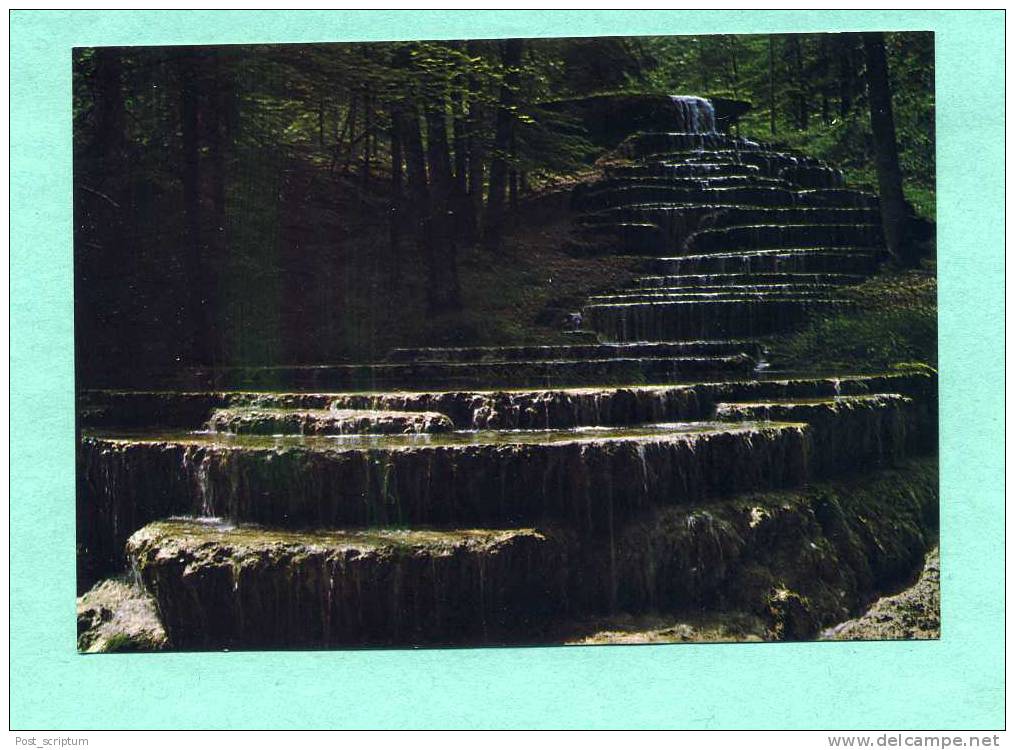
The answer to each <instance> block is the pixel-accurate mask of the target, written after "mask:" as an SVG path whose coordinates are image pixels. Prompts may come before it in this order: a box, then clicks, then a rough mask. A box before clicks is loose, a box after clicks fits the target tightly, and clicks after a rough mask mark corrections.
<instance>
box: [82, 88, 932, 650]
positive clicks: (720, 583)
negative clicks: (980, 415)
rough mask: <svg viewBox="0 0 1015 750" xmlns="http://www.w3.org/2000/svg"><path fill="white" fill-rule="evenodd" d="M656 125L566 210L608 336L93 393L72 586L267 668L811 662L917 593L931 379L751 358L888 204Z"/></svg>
mask: <svg viewBox="0 0 1015 750" xmlns="http://www.w3.org/2000/svg"><path fill="white" fill-rule="evenodd" d="M646 106H647V105H646ZM657 111H660V112H662V113H663V114H662V115H659V117H662V118H663V119H664V120H665V123H666V125H667V126H668V127H671V128H674V127H675V128H677V130H675V131H674V132H643V133H638V134H635V135H632V136H630V137H628V138H627V139H626V140H624V142H623V143H621V144H620V146H619V148H618V151H617V153H618V154H619V156H621V157H624V158H626V161H622V160H620V159H615V160H613V161H612V162H611V163H610V166H608V167H607V168H606V169H605V171H604V174H603V176H602V179H600V180H599V181H598V182H597V183H595V184H587V185H583V186H581V187H580V188H579V189H576V190H575V193H574V196H573V201H572V205H573V208H574V210H575V212H576V217H575V224H576V227H577V230H576V233H575V236H576V241H575V243H574V247H573V250H574V251H575V252H589V253H593V252H594V253H615V254H624V255H634V256H638V257H639V258H641V261H640V262H641V264H642V267H643V272H642V273H641V275H639V276H637V277H635V278H634V279H633V281H632V282H631V284H630V286H627V287H625V288H620V289H614V290H604V291H600V292H599V293H597V294H594V295H591V296H590V297H589V299H588V300H587V303H586V304H585V307H584V309H583V311H582V315H581V319H582V325H583V327H584V329H585V330H586V332H587V334H588V335H590V336H591V335H594V336H595V339H596V340H595V341H583V342H582V343H576V344H571V345H559V346H504V347H472V348H469V347H465V348H462V347H459V348H418V349H396V350H394V351H392V352H391V353H390V355H389V356H388V357H387V359H386V361H384V362H379V363H374V364H364V365H322V366H316V367H273V368H234V369H218V370H207V371H204V372H199V373H189V380H187V381H186V383H183V381H182V380H181V385H185V387H181V388H178V389H162V390H149V391H137V390H134V391H113V390H102V391H100V390H92V391H84V392H82V393H81V394H79V421H80V424H81V426H82V437H81V441H80V446H79V477H78V479H79V498H78V530H79V586H80V587H81V589H82V590H85V589H87V588H89V587H90V586H91V585H92V584H93V583H94V582H95V581H97V580H100V579H102V578H106V577H109V576H113V575H118V574H121V573H122V572H123V571H124V570H129V571H132V573H133V575H134V576H135V577H136V580H137V582H139V583H140V585H142V586H143V587H144V589H145V591H146V592H147V594H148V595H150V596H151V598H152V600H153V601H154V602H155V607H156V609H157V611H158V615H159V617H160V618H161V620H162V624H163V625H164V627H165V633H166V636H167V638H168V641H169V645H170V647H175V648H225V647H228V648H258V647H265V648H277V647H296V646H313V647H334V646H347V645H363V644H400V645H407V644H434V643H439V644H466V643H468V644H482V643H528V642H564V641H565V640H571V639H573V638H574V637H575V634H574V633H564V632H563V631H562V630H561V628H562V627H563V626H562V625H561V623H564V622H572V623H573V622H576V621H580V620H581V618H582V617H590V616H601V615H606V614H610V613H617V612H625V613H634V614H637V613H644V612H667V611H696V612H720V613H721V612H725V611H733V610H735V611H737V612H740V613H746V616H748V617H750V618H754V619H755V620H757V621H758V622H761V623H763V627H764V628H765V632H764V635H765V637H770V638H809V637H813V636H814V635H816V634H817V633H818V632H819V630H820V629H821V628H824V627H827V626H829V625H832V624H834V623H835V622H839V621H842V620H844V619H846V618H848V617H850V616H853V615H854V614H855V613H856V611H857V610H858V609H859V608H860V607H862V606H864V605H865V604H867V603H869V602H870V601H872V600H873V599H874V598H876V597H877V596H878V595H879V594H880V593H881V592H883V591H884V590H885V589H886V588H887V587H889V586H891V585H894V584H896V583H898V582H899V581H900V580H904V579H905V578H906V576H908V575H910V574H911V573H912V571H913V569H914V566H918V565H919V563H920V561H921V560H922V556H923V554H924V551H925V547H926V545H927V544H928V543H929V541H930V540H931V539H932V538H933V534H934V528H935V526H936V509H937V489H936V488H937V484H936V461H935V460H934V458H933V454H934V452H935V450H936V379H935V377H934V376H933V374H932V373H929V372H927V371H924V370H918V369H909V370H902V369H900V370H897V371H892V372H887V373H843V374H837V375H834V376H829V374H828V373H778V372H776V371H775V370H773V369H772V368H771V367H767V364H768V363H765V362H764V358H765V355H766V352H765V347H764V344H763V342H762V341H761V340H759V337H764V336H768V335H772V334H779V333H784V332H787V331H791V330H792V329H793V328H794V327H796V326H798V325H800V324H801V323H803V322H804V321H806V320H807V319H808V317H809V316H811V315H812V314H814V313H816V312H826V311H834V310H838V309H842V308H843V307H844V306H846V304H847V303H846V301H845V299H844V298H843V294H842V290H843V289H844V288H845V287H847V286H849V285H851V284H855V283H858V282H860V281H862V280H863V279H864V278H865V277H866V276H867V275H869V274H870V273H872V272H873V271H874V270H875V269H876V268H877V266H878V264H879V263H880V262H881V261H882V260H883V259H884V256H885V253H884V247H883V241H882V236H881V229H880V224H879V222H878V214H877V205H878V204H877V198H876V196H873V195H870V194H867V193H863V192H860V191H855V190H850V189H848V188H846V187H845V186H844V184H843V179H842V175H841V173H839V172H838V171H837V170H835V169H834V168H832V167H830V166H828V165H826V164H823V163H821V162H819V161H817V160H815V159H811V158H808V157H805V156H801V155H793V154H786V153H780V152H776V151H774V150H772V149H769V148H768V147H766V146H763V145H762V144H758V143H755V142H752V141H749V140H746V139H743V138H739V137H735V136H732V135H729V134H726V133H721V132H718V131H717V129H716V126H717V117H716V113H715V112H714V111H713V108H712V105H711V104H710V103H709V102H708V101H707V100H704V99H700V98H698V97H673V98H671V99H669V100H662V101H660V100H658V99H653V100H652V101H651V107H649V108H648V109H646V110H645V112H650V113H654V112H657ZM643 114H644V113H643ZM645 116H646V117H647V116H648V115H645ZM652 116H653V117H655V116H656V115H654V114H653V115H652ZM722 119H723V118H718V121H722ZM101 585H103V584H100V586H101ZM107 588H108V587H107ZM110 590H112V589H110ZM104 591H105V589H104ZM89 611H91V610H89ZM89 632H91V631H89ZM91 643H92V641H89V644H91Z"/></svg>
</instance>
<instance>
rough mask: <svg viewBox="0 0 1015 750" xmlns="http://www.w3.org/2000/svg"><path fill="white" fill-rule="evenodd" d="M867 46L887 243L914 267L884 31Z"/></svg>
mask: <svg viewBox="0 0 1015 750" xmlns="http://www.w3.org/2000/svg"><path fill="white" fill-rule="evenodd" d="M863 49H864V56H865V57H866V60H867V88H868V95H869V97H870V117H871V133H872V134H873V136H874V151H875V161H876V164H877V172H878V193H879V197H880V199H881V224H882V226H883V227H884V232H885V244H886V245H887V246H888V252H889V253H891V255H892V257H893V258H894V259H895V261H896V262H897V263H899V264H900V265H902V266H913V265H915V264H916V262H917V258H916V257H915V253H914V251H913V245H912V243H911V242H910V238H909V236H908V235H909V231H908V230H909V208H908V206H907V205H906V199H905V196H904V194H903V192H902V170H901V169H900V168H899V148H898V143H897V142H896V139H895V120H894V117H893V115H892V90H891V85H890V83H889V79H888V61H887V60H886V58H885V38H884V34H882V33H881V32H868V33H864V34H863Z"/></svg>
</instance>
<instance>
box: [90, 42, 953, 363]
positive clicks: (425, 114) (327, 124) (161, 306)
mask: <svg viewBox="0 0 1015 750" xmlns="http://www.w3.org/2000/svg"><path fill="white" fill-rule="evenodd" d="M883 41H884V50H885V52H886V62H887V73H888V81H889V83H890V86H889V88H890V92H891V105H892V109H893V111H894V128H895V132H896V142H897V150H898V166H899V168H900V170H901V173H902V178H903V186H904V190H905V197H906V199H907V200H908V202H909V203H910V204H911V206H912V207H913V209H914V210H915V211H916V213H917V214H919V215H920V216H921V217H923V218H925V219H928V220H931V221H932V220H933V219H934V205H935V198H934V196H935V182H934V175H935V163H934V148H935V140H934V45H933V35H932V34H930V33H916V32H905V33H902V32H899V33H886V34H884V35H883ZM73 66H74V67H73V73H74V87H73V95H74V101H73V118H74V155H75V156H74V158H75V163H74V169H75V174H74V202H75V263H76V272H75V280H76V288H75V306H76V326H77V335H76V342H77V352H76V355H77V362H78V371H79V377H80V378H84V379H85V380H88V381H92V380H94V381H96V382H100V381H103V379H104V378H106V379H108V378H109V377H110V373H114V372H116V373H120V374H121V375H123V377H128V376H129V377H133V378H135V379H137V378H142V377H143V375H144V373H146V372H148V371H149V370H156V369H159V368H166V367H171V366H175V365H180V364H184V365H240V364H273V363H291V362H296V363H308V362H323V361H328V362H340V361H353V360H360V361H362V360H366V359H375V358H377V357H380V356H383V354H384V352H385V351H386V350H387V349H388V348H390V347H391V346H393V345H405V344H446V343H486V342H488V341H492V340H496V341H499V342H502V343H504V342H507V343H528V342H531V341H540V342H541V341H544V340H545V341H551V340H553V337H554V335H556V334H555V332H554V330H553V328H552V326H547V325H545V321H546V320H549V319H550V318H549V317H546V316H544V317H540V315H539V314H537V315H535V316H533V315H532V314H531V310H533V309H536V310H544V311H545V310H550V311H552V310H556V309H566V306H567V304H568V303H569V301H570V300H571V299H573V298H579V297H581V296H583V295H584V294H585V293H587V292H588V291H589V290H590V289H595V288H597V286H601V285H603V284H605V283H606V282H609V281H612V280H614V278H615V277H616V276H617V275H618V274H623V273H625V272H626V269H625V268H624V267H622V265H619V264H618V263H619V262H618V261H616V260H615V259H597V260H596V261H595V262H589V261H587V260H578V259H574V258H571V257H569V256H568V255H567V254H566V253H565V252H563V248H564V247H565V246H566V243H567V227H566V226H565V222H564V221H563V219H562V218H561V214H562V213H563V211H562V207H566V205H567V202H566V199H567V194H568V191H569V190H570V188H571V187H573V186H574V185H576V184H578V183H580V182H581V181H582V180H583V179H585V176H586V175H588V174H589V173H590V171H591V168H592V166H593V164H594V163H595V162H596V160H597V159H600V158H602V157H603V156H604V154H605V153H606V151H607V150H608V147H609V146H610V145H615V144H607V143H604V142H603V140H602V138H600V137H599V136H598V135H597V134H596V133H592V132H590V131H589V129H588V127H585V126H583V123H582V122H581V120H580V118H577V117H576V116H575V115H574V108H573V107H570V106H568V103H573V102H576V101H581V100H585V99H588V98H589V97H593V96H595V95H599V94H604V93H611V94H619V93H631V94H642V93H660V94H667V95H668V94H694V95H699V96H705V97H723V98H728V99H731V100H736V101H743V102H747V103H749V104H750V109H749V110H747V112H746V114H744V115H743V116H742V117H741V118H740V120H739V122H738V123H737V124H736V125H735V129H736V132H737V133H738V134H739V135H741V136H745V137H748V138H752V139H757V140H759V141H765V142H767V143H772V144H775V145H777V146H780V147H782V148H784V149H799V150H800V151H802V152H805V153H807V154H811V155H813V156H817V157H820V158H822V159H827V160H829V161H831V162H834V163H836V164H837V165H838V166H839V167H841V168H842V169H843V170H844V172H845V174H846V178H847V180H848V182H849V183H850V184H851V185H853V186H856V187H867V188H871V189H876V188H877V184H878V175H877V171H876V169H875V155H876V154H875V143H874V139H873V134H872V129H871V101H870V94H869V89H868V86H867V80H868V78H867V73H868V70H867V67H868V57H867V56H866V55H865V50H864V44H863V40H862V38H861V35H859V34H793V35H748V36H732V35H713V36H697V37H695V36H669V37H640V38H623V37H604V38H589V39H510V40H486V41H420V42H392V43H370V44H314V45H256V46H222V47H158V48H156V47H124V48H111V47H104V48H80V49H77V50H76V51H75V57H74V62H73ZM125 373H126V374H125Z"/></svg>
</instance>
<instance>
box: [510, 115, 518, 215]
mask: <svg viewBox="0 0 1015 750" xmlns="http://www.w3.org/2000/svg"><path fill="white" fill-rule="evenodd" d="M517 141H518V139H517V135H516V133H515V131H514V129H512V130H511V169H510V170H509V171H508V206H509V207H510V209H511V213H512V214H514V213H517V211H518V167H517V165H516V164H517V159H518V142H517Z"/></svg>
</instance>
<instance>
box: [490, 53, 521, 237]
mask: <svg viewBox="0 0 1015 750" xmlns="http://www.w3.org/2000/svg"><path fill="white" fill-rule="evenodd" d="M522 51H523V43H522V40H521V39H508V40H506V41H504V42H501V61H502V63H503V65H504V83H503V85H502V86H501V88H500V103H499V106H498V108H497V126H496V129H495V131H494V143H493V148H494V154H493V161H492V162H491V163H490V187H489V189H488V191H487V199H486V217H485V219H484V221H483V240H484V243H485V244H486V246H487V247H488V248H490V249H496V248H498V247H499V246H500V242H501V236H502V233H503V224H504V196H505V192H506V191H507V180H508V162H507V156H508V153H509V152H510V149H511V133H512V131H513V130H514V112H513V111H512V110H513V107H514V104H515V86H516V85H517V83H518V66H519V65H520V64H521V61H522Z"/></svg>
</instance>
